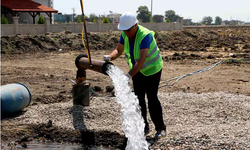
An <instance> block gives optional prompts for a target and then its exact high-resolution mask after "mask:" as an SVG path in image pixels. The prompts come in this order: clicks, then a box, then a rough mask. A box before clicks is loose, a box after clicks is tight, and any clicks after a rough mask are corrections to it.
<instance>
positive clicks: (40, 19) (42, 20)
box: [37, 15, 45, 24]
mask: <svg viewBox="0 0 250 150" xmlns="http://www.w3.org/2000/svg"><path fill="white" fill-rule="evenodd" d="M44 23H45V21H44V18H43V16H42V15H40V16H39V19H38V20H37V24H44Z"/></svg>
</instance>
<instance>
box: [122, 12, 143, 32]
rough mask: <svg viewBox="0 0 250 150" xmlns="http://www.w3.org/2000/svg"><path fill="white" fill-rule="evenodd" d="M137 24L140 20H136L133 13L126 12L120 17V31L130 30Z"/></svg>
mask: <svg viewBox="0 0 250 150" xmlns="http://www.w3.org/2000/svg"><path fill="white" fill-rule="evenodd" d="M136 23H138V20H137V19H136V17H135V15H134V14H132V13H131V12H126V13H124V14H122V15H121V17H120V21H119V24H118V29H119V30H128V29H129V28H131V27H132V26H133V25H135V24H136Z"/></svg>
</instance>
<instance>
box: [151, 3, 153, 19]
mask: <svg viewBox="0 0 250 150" xmlns="http://www.w3.org/2000/svg"><path fill="white" fill-rule="evenodd" d="M151 17H152V18H153V0H151Z"/></svg>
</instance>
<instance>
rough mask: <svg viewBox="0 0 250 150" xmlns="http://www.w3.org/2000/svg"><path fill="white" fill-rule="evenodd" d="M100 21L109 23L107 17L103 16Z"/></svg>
mask: <svg viewBox="0 0 250 150" xmlns="http://www.w3.org/2000/svg"><path fill="white" fill-rule="evenodd" d="M102 23H110V21H109V18H108V17H104V19H103V20H102Z"/></svg>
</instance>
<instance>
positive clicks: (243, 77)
mask: <svg viewBox="0 0 250 150" xmlns="http://www.w3.org/2000/svg"><path fill="white" fill-rule="evenodd" d="M119 35H120V33H119V32H112V31H110V32H107V33H89V41H90V44H89V45H90V51H91V57H92V59H97V60H102V57H103V55H105V54H109V53H110V52H111V50H112V49H113V48H115V44H116V43H117V42H118V40H119ZM156 39H157V41H158V46H159V48H160V49H161V54H162V57H163V60H164V68H163V72H162V77H161V81H166V80H169V79H172V78H175V77H179V76H182V75H185V74H188V73H192V72H195V71H198V70H201V69H204V68H206V67H209V66H211V65H212V64H214V63H217V62H219V61H221V60H223V59H226V61H225V62H223V63H221V64H218V65H217V66H215V67H214V68H213V69H211V70H210V71H205V72H202V73H198V74H194V75H192V76H188V77H186V78H183V79H181V80H180V81H179V82H177V83H176V84H174V85H173V86H165V87H162V88H160V89H159V97H160V100H161V103H162V107H163V113H164V121H165V123H166V125H167V132H168V133H167V137H166V138H164V139H161V140H159V141H156V142H155V143H154V144H153V145H152V146H151V147H150V148H151V149H156V148H160V149H164V148H165V149H171V148H173V149H183V148H184V149H185V148H191V149H192V148H193V149H210V148H212V149H217V148H219V149H220V148H223V147H224V148H230V147H231V148H235V149H237V148H239V149H242V148H243V149H244V148H245V149H248V148H250V140H249V132H250V118H249V116H250V111H249V110H250V27H230V28H185V29H184V30H182V31H168V32H162V31H161V32H159V31H156ZM104 49H105V50H104ZM82 53H85V50H84V49H83V46H82V44H81V34H74V33H70V32H62V33H46V35H36V36H30V35H17V36H14V37H1V85H5V84H10V83H23V84H24V85H26V86H27V87H28V88H29V89H30V91H31V93H32V102H31V105H30V106H29V107H27V108H25V109H24V110H23V111H22V112H20V113H18V114H15V115H13V116H2V119H1V142H2V146H3V147H2V148H6V145H7V144H8V143H11V142H15V141H16V143H14V145H15V144H18V143H19V144H23V142H24V141H32V140H38V141H53V142H58V143H65V142H66V143H84V144H93V140H91V139H92V138H90V137H93V139H94V144H95V145H103V146H107V147H108V146H111V147H115V148H118V149H121V147H122V145H123V143H124V139H125V138H124V133H123V131H122V130H121V120H120V113H119V106H118V105H117V104H116V103H115V97H107V96H110V95H113V93H112V92H109V91H107V88H108V87H110V86H111V87H112V81H111V79H110V78H109V77H108V76H106V75H103V74H100V73H97V72H94V71H91V70H87V79H88V80H89V81H90V83H91V87H92V88H93V89H94V90H95V91H96V92H97V93H99V94H101V95H103V96H104V97H100V96H97V95H95V94H94V93H92V96H91V105H90V106H89V107H84V108H76V107H75V106H73V105H72V103H73V102H72V93H71V89H72V82H71V80H75V76H76V70H77V68H76V67H75V64H74V63H75V58H76V57H77V56H78V55H79V54H82ZM113 63H114V65H116V66H118V67H119V68H120V69H122V70H123V71H124V72H125V73H126V72H127V71H128V66H127V63H126V60H125V57H124V55H123V56H122V57H120V58H118V59H117V60H115V61H114V62H113ZM172 82H174V80H173V81H171V82H170V83H172ZM170 83H168V84H170ZM163 85H164V84H163ZM81 111H82V112H81ZM77 112H78V113H79V112H80V116H81V117H80V119H82V122H83V120H84V123H83V124H86V126H87V128H88V129H89V130H90V131H91V132H84V133H82V132H81V129H82V128H81V127H79V128H78V127H76V125H75V124H76V123H75V121H76V120H78V121H79V118H78V119H76V118H74V116H75V115H74V114H75V113H77ZM72 114H73V115H72ZM72 116H73V117H72ZM149 119H150V118H149ZM80 124H81V122H80ZM80 126H81V125H80ZM150 126H151V135H152V136H153V134H154V130H153V128H154V127H153V124H152V122H151V123H150ZM86 137H88V138H86ZM10 145H11V144H10ZM9 147H10V146H9Z"/></svg>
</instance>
